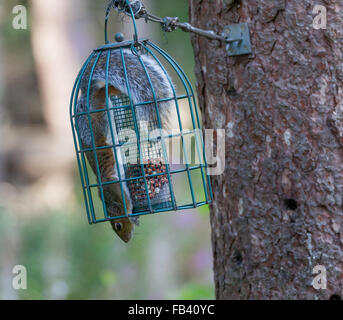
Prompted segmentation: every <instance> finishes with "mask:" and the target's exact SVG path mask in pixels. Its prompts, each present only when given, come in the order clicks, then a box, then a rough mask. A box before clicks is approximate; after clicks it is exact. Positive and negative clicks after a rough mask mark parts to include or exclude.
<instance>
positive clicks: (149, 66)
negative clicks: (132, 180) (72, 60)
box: [76, 49, 175, 242]
mask: <svg viewBox="0 0 343 320" xmlns="http://www.w3.org/2000/svg"><path fill="white" fill-rule="evenodd" d="M122 53H123V56H124V61H125V68H126V73H127V81H128V83H129V90H130V96H131V102H132V104H133V105H135V104H139V103H144V102H148V101H154V94H153V90H152V88H151V86H152V87H153V89H154V92H155V98H156V100H161V99H171V98H173V97H174V94H173V89H172V85H173V84H172V83H171V82H170V80H168V75H167V74H166V72H165V71H164V70H163V69H162V68H161V66H160V65H159V64H158V63H157V62H156V61H155V60H154V59H153V58H151V57H150V56H149V55H148V54H142V55H140V56H139V57H138V56H137V55H136V54H133V53H132V51H131V50H130V49H123V50H122ZM107 54H108V51H103V52H102V53H101V55H100V57H99V59H98V61H97V63H96V66H95V68H94V72H93V74H92V79H91V82H90V90H89V91H90V92H89V101H87V91H88V85H89V81H90V76H91V70H92V68H93V65H94V63H95V59H96V58H95V57H96V56H97V54H95V55H94V57H93V58H92V59H91V60H90V62H89V63H88V65H87V67H86V69H85V72H84V74H83V76H82V79H81V82H80V88H81V95H80V97H79V99H78V102H77V105H76V124H77V126H78V130H79V134H80V137H81V142H82V149H88V148H90V149H94V146H93V142H92V136H91V130H90V128H89V118H90V122H91V126H92V131H93V135H94V144H95V147H97V148H99V147H106V146H108V148H106V149H101V150H96V157H97V159H98V164H99V171H100V177H99V176H98V174H97V173H98V172H97V166H96V159H95V157H94V151H93V150H92V151H87V152H85V153H86V157H87V159H88V162H89V164H90V166H91V168H92V170H93V172H94V174H95V175H96V176H97V180H98V183H99V182H100V181H99V180H101V182H102V183H104V182H116V181H117V183H112V184H107V185H103V187H102V188H103V195H104V202H105V204H106V207H107V212H108V215H109V216H113V217H115V216H124V215H125V210H124V202H123V199H122V194H121V188H120V183H119V182H118V181H119V173H118V172H117V171H118V170H117V165H116V162H115V159H116V158H115V155H114V147H113V146H114V145H117V144H118V136H117V131H116V123H115V118H114V114H113V111H112V110H110V111H109V113H110V121H111V125H110V123H109V118H108V113H107V111H104V112H103V111H102V112H96V113H89V114H83V115H78V114H80V113H84V112H88V111H94V110H97V109H106V64H107ZM139 58H140V59H141V61H142V63H143V64H144V66H145V70H144V68H143V66H142V63H141V62H140V60H139ZM146 73H148V74H149V77H150V81H151V84H150V82H149V80H148V77H147V74H146ZM124 95H125V96H129V94H128V87H127V82H126V78H125V73H124V66H123V63H122V54H121V51H120V50H118V49H114V50H111V51H110V63H109V67H108V96H109V97H111V96H116V97H119V99H120V97H121V96H124ZM87 102H88V103H87ZM157 105H158V111H159V115H160V120H161V125H162V129H164V130H166V129H168V127H169V126H168V120H169V117H170V113H171V110H172V108H173V105H175V104H174V101H173V100H169V101H163V102H158V103H157ZM88 106H89V110H88ZM108 106H109V108H111V107H112V103H111V100H110V98H109V99H108ZM134 110H135V117H136V120H137V122H138V123H139V122H140V121H146V122H149V121H152V120H154V119H155V121H157V120H156V119H157V114H156V105H155V103H151V104H144V105H138V106H134ZM111 126H112V128H113V134H114V139H115V140H116V141H112V135H111V130H110V127H111ZM118 151H119V148H118V149H117V152H116V153H117V158H118V162H119V168H120V176H121V178H122V179H124V178H125V172H124V167H123V161H122V159H121V156H120V152H118ZM122 186H123V191H124V201H125V204H126V208H127V213H132V210H133V204H132V199H131V196H130V192H129V188H128V186H127V185H126V183H125V182H122ZM161 193H162V194H163V193H164V194H165V195H166V196H167V197H169V198H170V196H171V195H170V191H169V188H167V186H166V185H165V186H164V187H163V188H162V191H161ZM99 194H100V190H99ZM100 197H101V194H100ZM151 203H153V201H152V202H151ZM110 222H111V225H112V227H113V229H114V231H115V232H116V233H117V235H118V236H119V237H120V238H121V239H122V240H123V241H125V242H128V241H129V240H130V239H131V238H132V235H133V231H134V224H138V218H135V219H132V218H130V219H129V218H121V219H114V220H110Z"/></svg>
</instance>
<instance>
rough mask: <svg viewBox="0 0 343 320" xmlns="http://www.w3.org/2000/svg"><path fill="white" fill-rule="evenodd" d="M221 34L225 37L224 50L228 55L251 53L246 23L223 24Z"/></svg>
mask: <svg viewBox="0 0 343 320" xmlns="http://www.w3.org/2000/svg"><path fill="white" fill-rule="evenodd" d="M223 36H224V37H225V38H226V42H227V45H226V50H227V53H228V55H229V56H230V57H232V56H240V55H243V54H250V53H252V49H251V42H250V34H249V25H248V24H247V23H239V24H232V25H229V26H225V27H224V31H223Z"/></svg>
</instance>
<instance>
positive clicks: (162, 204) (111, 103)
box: [70, 7, 212, 224]
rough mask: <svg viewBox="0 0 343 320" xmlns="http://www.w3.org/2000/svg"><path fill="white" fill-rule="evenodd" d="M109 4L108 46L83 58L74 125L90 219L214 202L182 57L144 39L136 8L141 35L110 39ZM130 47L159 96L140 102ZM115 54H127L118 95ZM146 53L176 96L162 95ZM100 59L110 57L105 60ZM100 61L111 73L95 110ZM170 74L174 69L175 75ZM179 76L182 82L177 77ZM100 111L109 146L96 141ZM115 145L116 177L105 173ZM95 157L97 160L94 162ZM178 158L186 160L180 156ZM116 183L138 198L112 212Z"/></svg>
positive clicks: (73, 101)
mask: <svg viewBox="0 0 343 320" xmlns="http://www.w3.org/2000/svg"><path fill="white" fill-rule="evenodd" d="M110 9H111V8H110V7H109V8H108V10H107V14H106V19H105V45H103V46H101V47H99V48H97V49H95V50H94V51H93V52H92V53H91V55H90V56H89V58H88V59H87V60H86V62H85V63H84V65H83V67H82V68H81V70H80V72H79V74H78V76H77V79H76V82H75V84H74V87H73V91H72V96H71V103H70V118H71V125H72V131H73V137H74V142H75V148H76V156H77V162H78V168H79V172H80V177H81V183H82V190H83V196H84V200H85V206H86V211H87V217H88V222H89V223H90V224H94V223H98V222H103V221H109V220H113V219H120V218H124V217H137V216H140V215H146V214H151V213H157V212H165V211H177V210H184V209H190V208H196V207H199V206H202V205H206V204H209V203H210V202H211V201H212V190H211V184H210V179H209V176H208V175H207V162H206V156H205V147H204V143H203V136H202V130H201V124H200V117H199V113H198V109H197V104H196V98H195V95H194V91H193V88H192V86H191V84H190V81H189V80H188V78H187V76H186V75H185V73H184V71H183V70H182V69H181V67H180V66H179V65H178V64H177V62H176V61H175V60H174V59H173V58H172V57H171V56H169V55H168V54H167V53H166V52H165V51H164V50H162V49H161V48H159V47H158V46H157V45H155V44H154V43H153V42H151V41H150V40H146V39H143V40H141V39H139V38H138V36H137V27H136V23H135V16H134V13H133V12H132V9H130V10H131V18H132V21H133V26H134V30H135V35H134V39H133V40H131V41H122V40H123V39H119V38H120V37H119V38H118V37H117V40H119V41H117V42H115V43H109V41H108V34H107V24H108V18H109V13H110ZM127 50H130V52H132V53H133V54H134V55H135V56H136V57H137V61H139V63H140V64H141V65H142V70H144V73H145V76H146V79H147V80H148V83H149V85H150V88H148V89H149V90H151V92H152V97H153V99H152V100H150V101H136V100H135V99H134V98H133V96H132V88H133V86H134V85H135V81H130V80H132V77H131V78H130V70H128V69H127V68H128V66H127V56H126V54H125V53H126V52H128V51H127ZM114 55H116V56H117V57H118V56H119V57H120V62H121V65H120V66H117V67H118V68H122V72H123V75H124V79H123V83H125V87H126V88H125V90H122V92H120V93H118V94H116V95H113V94H111V93H110V92H109V87H110V85H111V83H110V80H109V79H110V78H111V67H110V65H111V59H112V58H113V56H114ZM145 56H148V57H149V58H150V59H153V60H154V61H155V62H156V64H157V66H158V67H159V68H161V70H162V71H163V73H164V75H165V76H166V77H167V79H168V83H169V85H170V88H171V92H172V95H171V96H170V97H166V98H163V99H158V98H157V96H156V92H155V89H154V83H153V82H154V81H153V80H152V77H151V74H149V70H148V68H146V67H145V65H144V57H145ZM99 61H106V63H105V64H103V65H102V66H101V65H100V63H99ZM99 68H102V69H103V70H102V71H103V74H104V75H105V76H104V79H103V80H104V83H105V86H104V88H105V101H106V102H105V105H103V106H101V108H97V109H96V110H94V109H92V108H91V107H90V106H91V104H92V103H93V102H92V89H91V88H92V83H93V80H94V79H93V78H94V77H95V74H97V72H98V70H99ZM169 73H173V74H174V78H173V80H172V79H171V77H170V76H169ZM137 81H139V79H137ZM176 82H177V83H178V85H177V88H176V85H175V84H174V83H176ZM84 84H86V85H84ZM180 92H181V93H180ZM81 99H83V103H84V105H85V107H84V109H83V110H82V111H80V109H79V108H78V103H80V100H81ZM166 102H168V103H170V105H171V106H172V107H171V114H170V118H171V119H174V124H175V127H176V128H173V130H172V131H167V130H166V128H164V126H163V123H162V120H161V117H160V107H161V104H162V103H166ZM142 108H150V110H151V112H150V117H149V119H148V121H146V122H145V127H144V133H145V134H142V130H141V126H142V125H141V123H140V121H141V120H142V119H140V118H139V115H140V112H141V111H140V110H143V109H142ZM98 115H103V116H104V119H106V121H107V125H108V130H109V136H110V141H111V143H109V144H107V145H105V146H99V145H97V143H96V140H97V137H96V134H97V130H99V129H98V128H95V127H94V121H93V119H94V117H96V116H98ZM81 120H82V121H84V122H83V123H86V124H87V130H89V133H90V140H89V143H87V144H85V143H84V139H83V136H84V132H83V131H82V130H84V129H80V123H81V122H80V121H81ZM144 120H147V119H144ZM87 132H88V131H87ZM152 133H153V134H152ZM173 143H174V144H173ZM173 145H174V146H175V145H176V146H177V147H176V151H177V152H176V154H177V156H178V157H176V156H175V148H173ZM108 150H111V152H113V155H114V157H115V161H114V163H113V165H114V166H115V168H114V171H115V172H116V173H117V176H116V178H115V179H111V180H106V179H104V175H103V171H104V169H103V168H102V159H101V158H100V157H99V155H100V154H101V153H102V152H106V151H108ZM90 156H91V157H90ZM176 158H177V159H176ZM90 159H93V160H92V162H93V163H92V166H91V163H90V162H91V161H90ZM175 159H176V161H175ZM179 159H182V161H177V160H179ZM90 168H92V169H93V170H90ZM92 171H93V172H92ZM110 185H115V186H116V187H117V190H118V193H119V195H120V196H121V197H122V199H124V194H125V192H126V190H128V192H129V194H130V197H131V201H132V207H131V210H129V209H128V207H127V205H126V202H125V201H123V209H124V210H123V211H122V214H120V215H117V216H113V215H110V214H109V212H108V202H107V201H105V198H106V197H107V198H108V194H106V192H107V191H106V188H108V187H109V186H110Z"/></svg>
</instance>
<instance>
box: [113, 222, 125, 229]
mask: <svg viewBox="0 0 343 320" xmlns="http://www.w3.org/2000/svg"><path fill="white" fill-rule="evenodd" d="M114 227H115V229H116V230H117V231H120V230H121V229H122V228H123V225H122V224H121V223H120V222H117V223H116V224H115V225H114Z"/></svg>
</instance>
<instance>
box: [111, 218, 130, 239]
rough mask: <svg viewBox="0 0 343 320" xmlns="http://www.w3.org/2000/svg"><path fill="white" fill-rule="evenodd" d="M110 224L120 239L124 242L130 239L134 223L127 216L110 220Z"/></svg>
mask: <svg viewBox="0 0 343 320" xmlns="http://www.w3.org/2000/svg"><path fill="white" fill-rule="evenodd" d="M111 225H112V228H113V230H114V231H115V233H116V234H117V235H118V237H119V238H120V239H122V240H123V241H124V242H129V241H130V240H131V238H132V235H133V231H134V225H133V223H132V222H131V221H130V219H129V218H122V219H115V220H111Z"/></svg>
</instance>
